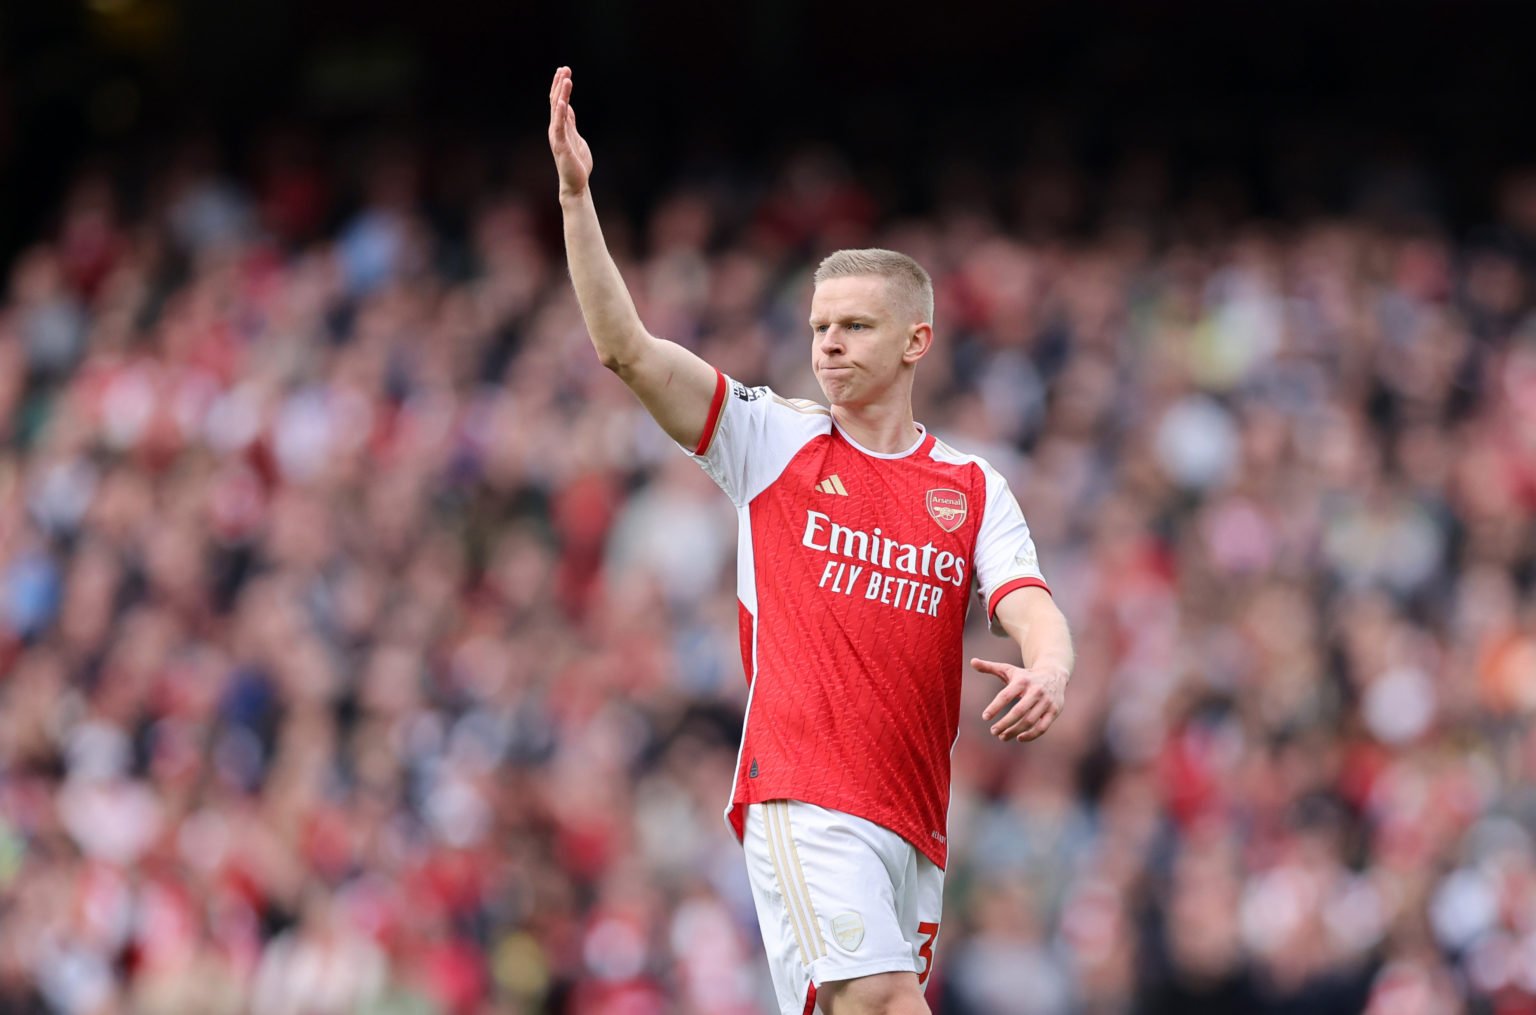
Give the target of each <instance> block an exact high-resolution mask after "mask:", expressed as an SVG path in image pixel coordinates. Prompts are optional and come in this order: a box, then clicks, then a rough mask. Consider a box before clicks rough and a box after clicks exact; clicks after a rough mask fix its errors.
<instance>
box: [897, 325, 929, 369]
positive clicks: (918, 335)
mask: <svg viewBox="0 0 1536 1015" xmlns="http://www.w3.org/2000/svg"><path fill="white" fill-rule="evenodd" d="M931 348H933V325H931V324H919V325H916V326H915V327H913V329H912V332H911V333H910V334H909V335H908V336H907V344H906V347H905V348H903V349H902V350H901V361H902V362H903V363H909V364H910V363H916V362H917V361H918V360H920V359H922V358H923V357H924V356H926V355H927V354H928V350H929V349H931Z"/></svg>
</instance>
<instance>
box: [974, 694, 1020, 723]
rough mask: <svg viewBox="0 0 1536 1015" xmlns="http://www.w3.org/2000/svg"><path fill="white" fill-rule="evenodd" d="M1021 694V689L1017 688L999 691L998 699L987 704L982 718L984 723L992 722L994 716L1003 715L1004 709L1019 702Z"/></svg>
mask: <svg viewBox="0 0 1536 1015" xmlns="http://www.w3.org/2000/svg"><path fill="white" fill-rule="evenodd" d="M1019 693H1020V692H1019V689H1018V688H1016V687H1005V688H1003V689H1002V690H1001V691H998V692H997V697H995V698H993V699H992V700H991V701H990V702H988V703H987V707H986V708H985V709H984V710H983V711H982V713H981V718H982V719H983V720H984V721H987V722H990V721H991V719H992V717H993V716H995V715H1001V714H1002V711H1003V709H1005V708H1007V707H1008V706H1009V705H1010V704H1011V703H1013V702H1014V701H1015V700H1017V698H1018V697H1019Z"/></svg>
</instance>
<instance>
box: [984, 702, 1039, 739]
mask: <svg viewBox="0 0 1536 1015" xmlns="http://www.w3.org/2000/svg"><path fill="white" fill-rule="evenodd" d="M1040 702H1041V696H1040V694H1039V692H1038V691H1028V692H1026V693H1025V694H1024V695H1023V697H1021V698H1019V701H1018V704H1016V705H1014V706H1013V707H1012V708H1010V709H1009V710H1008V714H1007V715H1005V716H1001V717H1000V718H999V719H998V720H997V722H995V723H993V724H992V735H993V736H1000V737H1002V738H1004V739H1007V738H1008V737H1011V736H1013V735H1014V734H1016V733H1018V732H1019V731H1020V730H1022V729H1023V728H1024V725H1025V724H1026V722H1025V720H1026V717H1028V716H1030V715H1032V714H1034V713H1035V712H1036V711H1037V710H1038V708H1039V706H1040Z"/></svg>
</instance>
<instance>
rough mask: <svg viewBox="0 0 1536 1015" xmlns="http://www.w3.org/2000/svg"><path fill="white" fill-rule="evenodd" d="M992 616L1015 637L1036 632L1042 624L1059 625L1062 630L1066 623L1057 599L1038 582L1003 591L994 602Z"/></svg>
mask: <svg viewBox="0 0 1536 1015" xmlns="http://www.w3.org/2000/svg"><path fill="white" fill-rule="evenodd" d="M992 617H993V620H994V622H995V623H996V625H997V626H998V627H1000V628H1002V629H1003V630H1004V631H1006V632H1007V633H1008V635H1009V637H1011V638H1013V639H1014V640H1019V639H1021V638H1023V637H1024V636H1025V635H1027V634H1028V633H1029V632H1030V631H1038V630H1039V629H1040V627H1041V625H1042V624H1047V625H1050V624H1059V625H1060V626H1061V627H1062V628H1063V629H1065V627H1066V625H1067V618H1066V617H1065V616H1064V615H1063V614H1062V612H1061V609H1060V607H1058V606H1057V605H1056V600H1055V599H1053V598H1051V594H1050V592H1048V591H1046V589H1045V588H1044V587H1042V586H1040V585H1022V586H1020V587H1018V588H1016V589H1014V590H1013V591H1011V592H1008V593H1006V594H1005V595H1004V596H1003V597H1002V598H1001V599H999V600H998V601H997V608H996V609H995V610H994V611H993V614H992Z"/></svg>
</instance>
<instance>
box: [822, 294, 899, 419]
mask: <svg viewBox="0 0 1536 1015" xmlns="http://www.w3.org/2000/svg"><path fill="white" fill-rule="evenodd" d="M889 290H890V283H889V282H887V281H886V280H885V279H883V278H878V277H873V276H857V277H852V278H829V279H827V280H826V281H825V282H822V283H821V284H820V285H818V286H817V287H816V291H815V293H814V294H813V295H812V296H811V369H812V370H813V371H814V372H815V374H816V380H817V382H818V383H820V384H821V391H822V394H824V395H826V396H827V401H828V402H831V403H832V404H834V405H849V406H856V405H866V404H868V403H870V402H873V401H877V400H879V399H880V398H881V397H883V396H884V395H885V394H886V392H888V391H889V390H890V389H891V387H892V385H894V384H895V383H896V381H897V379H898V378H899V377H900V376H901V369H902V366H903V364H904V362H905V361H906V357H905V354H906V352H907V350H908V347H909V344H910V341H911V339H912V334H913V329H914V326H915V324H916V322H913V321H909V320H907V319H906V318H907V317H908V316H910V314H905V315H904V314H901V313H900V312H899V308H898V307H897V306H896V305H895V304H896V302H897V301H894V300H892V299H891V298H890V292H889Z"/></svg>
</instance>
